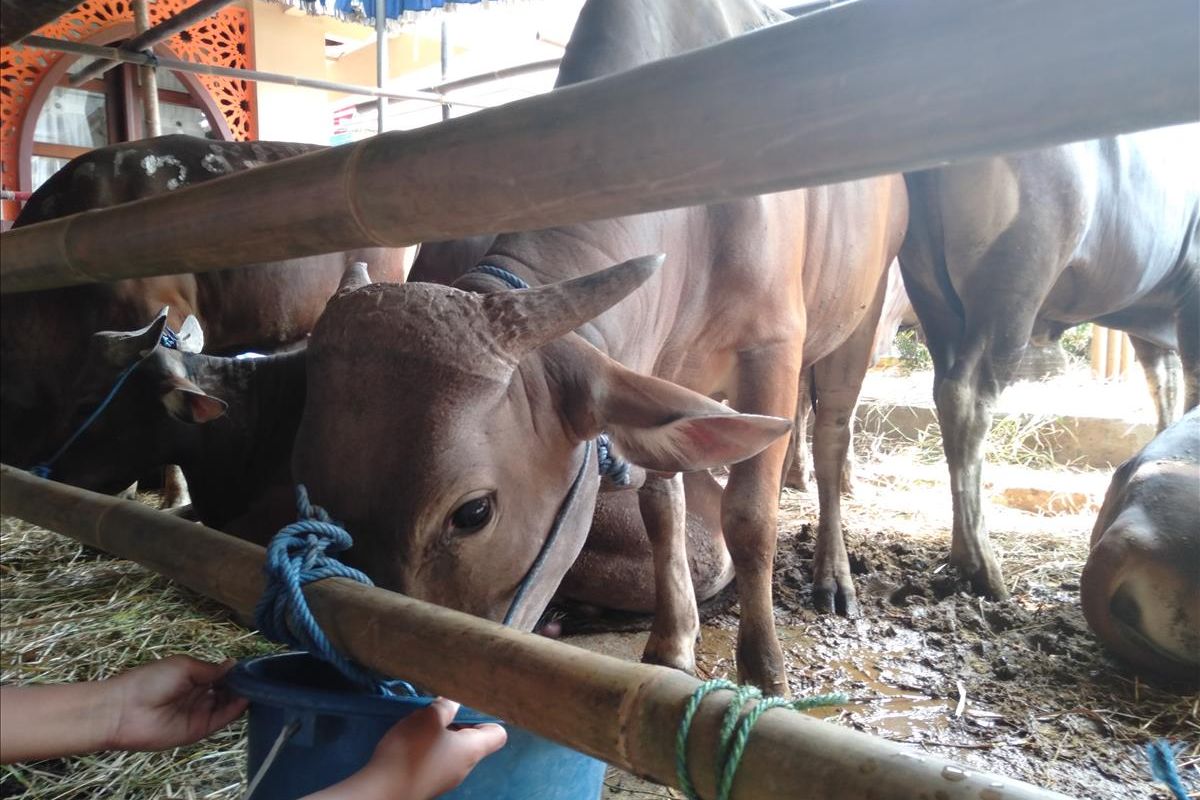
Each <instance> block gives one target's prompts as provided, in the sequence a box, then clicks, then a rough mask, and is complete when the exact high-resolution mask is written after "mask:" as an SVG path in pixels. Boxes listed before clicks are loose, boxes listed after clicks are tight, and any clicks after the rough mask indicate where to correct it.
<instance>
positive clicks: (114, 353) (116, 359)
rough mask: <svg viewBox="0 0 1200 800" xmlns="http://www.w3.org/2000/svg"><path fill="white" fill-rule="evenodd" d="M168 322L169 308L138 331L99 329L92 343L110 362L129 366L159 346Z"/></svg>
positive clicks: (93, 336) (119, 365)
mask: <svg viewBox="0 0 1200 800" xmlns="http://www.w3.org/2000/svg"><path fill="white" fill-rule="evenodd" d="M166 324H167V309H166V307H164V308H163V310H162V311H160V312H158V316H157V317H156V318H155V319H154V321H153V322H151V323H150V324H149V325H147V326H146V327H144V328H142V329H141V330H136V331H99V332H98V333H94V334H92V345H93V347H96V348H98V350H99V352H100V354H101V356H102V357H103V358H104V360H105V361H107V362H108V363H109V364H112V365H114V366H117V367H127V366H129V365H130V364H135V363H137V362H139V361H141V360H142V359H144V358H146V357H147V356H149V355H150V354H151V353H153V352H154V349H155V348H156V347H158V343H159V340H160V339H161V338H162V332H163V328H164V327H165V326H166Z"/></svg>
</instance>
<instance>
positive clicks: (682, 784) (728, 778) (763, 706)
mask: <svg viewBox="0 0 1200 800" xmlns="http://www.w3.org/2000/svg"><path fill="white" fill-rule="evenodd" d="M722 689H728V690H730V691H732V692H733V698H732V700H731V701H730V703H729V705H728V706H727V707H726V709H725V716H724V718H723V719H722V721H721V731H720V738H719V740H718V742H717V753H716V760H715V761H714V762H713V763H715V764H716V773H717V800H728V798H729V795H730V793H731V792H732V791H733V777H734V775H736V774H737V768H738V764H740V763H741V761H742V754H743V753H744V752H745V751H746V743H747V742H748V741H749V740H750V731H751V730H753V729H754V725H755V724H756V723H757V722H758V718H759V717H761V716H762V715H763V714H765V713H766V712H768V711H770V710H771V709H772V708H790V709H792V710H794V711H804V710H806V709H810V708H819V707H821V706H835V705H841V704H843V703H845V702H846V699H847V698H846V695H844V694H840V693H835V694H818V695H813V696H811V697H801V698H797V699H795V700H788V699H787V698H784V697H763V694H762V692H761V691H759V690H758V689H757V688H756V687H754V686H739V685H737V684H736V683H733V682H732V681H727V680H725V679H724V678H713V679H712V680H709V681H705V682H704V683H702V684H700V686H699V687H698V688H697V689H696V691H695V692H693V693H692V696H691V697H690V698H689V699H688V702H687V705H686V706H684V709H683V718H682V719H680V721H679V729H678V731H676V733H675V776H676V777H677V778H678V779H679V788H680V789H682V790H683V793H684V796H686V797H687V798H688V799H689V800H700V797H699V795H698V794H697V792H696V787H695V786H694V785H693V784H692V778H691V770H690V769H689V767H688V753H687V743H688V734H690V733H691V729H692V720H693V719H694V718H695V716H696V712H697V711H698V710H699V709H700V701H701V700H703V699H704V698H705V697H706V696H707V695H709V694H711V693H712V692H716V691H720V690H722ZM750 701H757V702H755V705H754V706H753V707H752V708H750V710H749V711H747V712H746V713H745V714H743V713H742V712H743V710H744V709H745V706H746V704H747V703H749V702H750Z"/></svg>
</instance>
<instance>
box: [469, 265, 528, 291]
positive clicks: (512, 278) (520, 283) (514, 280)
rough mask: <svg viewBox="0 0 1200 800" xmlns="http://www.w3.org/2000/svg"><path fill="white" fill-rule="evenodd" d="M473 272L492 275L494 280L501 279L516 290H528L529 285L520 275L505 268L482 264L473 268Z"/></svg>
mask: <svg viewBox="0 0 1200 800" xmlns="http://www.w3.org/2000/svg"><path fill="white" fill-rule="evenodd" d="M471 272H482V273H483V274H484V275H491V276H492V277H493V278H499V279H500V280H502V281H504V282H505V283H507V284H508V285H509V286H511V287H512V288H514V289H528V288H529V284H528V283H526V282H525V279H524V278H522V277H520V276H519V275H514V274H513V273H511V272H509V271H508V270H506V269H504V268H503V267H494V266H492V265H491V264H480V265H478V266H476V267H475V268H473V269H472V270H471Z"/></svg>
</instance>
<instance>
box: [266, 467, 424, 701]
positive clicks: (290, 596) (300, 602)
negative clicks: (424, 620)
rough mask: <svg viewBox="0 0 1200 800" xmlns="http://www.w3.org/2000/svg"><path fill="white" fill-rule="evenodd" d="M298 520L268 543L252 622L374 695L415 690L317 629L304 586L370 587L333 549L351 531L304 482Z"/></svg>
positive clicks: (341, 546)
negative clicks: (349, 654) (315, 500)
mask: <svg viewBox="0 0 1200 800" xmlns="http://www.w3.org/2000/svg"><path fill="white" fill-rule="evenodd" d="M296 508H297V511H298V513H299V516H300V520H299V521H298V522H293V523H292V524H291V525H288V526H286V527H284V528H283V529H282V530H280V531H279V533H277V534H275V536H274V538H272V539H271V543H270V545H268V546H267V560H266V563H265V564H264V566H263V572H265V573H266V576H267V586H266V589H265V590H264V591H263V596H262V597H261V598H260V599H259V601H258V606H257V607H256V608H255V609H254V622H255V624H256V625H257V626H258V628H259V630H260V631H261V632H262V634H263V635H264V636H266V637H267V638H268V639H272V640H274V641H277V642H282V643H284V644H286V645H288V646H290V647H292V648H294V649H297V650H307V651H308V652H309V653H311V654H312V655H314V656H316V657H317V658H320V659H321V660H322V661H325V662H327V663H329V664H331V665H333V666H334V667H335V668H336V669H337V671H338V672H340V673H342V675H344V676H345V677H346V678H348V679H349V680H351V681H353V682H354V683H357V684H359V685H360V686H363V687H365V688H368V689H371V690H372V691H374V692H376V693H377V694H381V695H385V696H391V695H394V694H396V693H397V689H398V690H399V691H401V692H404V693H405V694H409V695H416V694H417V692H416V690H415V689H413V687H412V686H411V685H410V684H409V683H407V682H405V681H389V680H386V679H385V678H383V677H382V676H380V675H378V674H377V673H374V672H372V671H370V670H368V669H366V668H364V667H362V666H361V665H359V664H357V663H355V662H354V661H351V660H350V659H349V658H346V656H344V655H342V654H341V653H339V652H338V651H337V650H336V649H335V648H334V646H333V644H332V643H331V642H330V641H329V639H328V638H327V637H326V636H325V632H324V631H322V630H321V626H320V624H319V623H318V622H317V620H316V619H315V618H314V617H313V615H312V611H311V610H310V609H309V607H308V600H307V599H306V598H305V597H304V591H303V586H304V585H305V584H306V583H311V582H313V581H319V580H324V579H325V578H349V579H350V580H353V581H358V582H359V583H363V584H366V585H367V586H374V585H375V584H374V583H372V582H371V579H370V578H368V577H367V576H366V575H364V574H363V573H362V572H360V571H358V570H356V569H354V568H352V567H348V566H346V565H345V564H343V563H342V562H340V561H338V560H337V558H335V557H334V555H333V554H334V553H340V552H342V551H344V550H348V549H349V548H350V546H351V545H353V544H354V540H353V539H351V538H350V534H349V533H347V532H346V529H345V528H343V527H342V526H341V525H339V524H338V523H336V522H334V521H333V520H332V519H331V518H330V516H329V514H328V513H326V511H325V509H323V508H321V507H320V506H316V505H313V504H312V503H310V502H309V499H308V490H307V489H305V487H304V485H303V484H298V485H297V486H296Z"/></svg>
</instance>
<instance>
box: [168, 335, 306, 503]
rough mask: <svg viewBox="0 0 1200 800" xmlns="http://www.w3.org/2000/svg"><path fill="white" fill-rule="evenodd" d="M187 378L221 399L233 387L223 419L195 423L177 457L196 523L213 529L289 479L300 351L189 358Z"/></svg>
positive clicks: (301, 385) (299, 406)
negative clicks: (188, 441)
mask: <svg viewBox="0 0 1200 800" xmlns="http://www.w3.org/2000/svg"><path fill="white" fill-rule="evenodd" d="M185 366H186V369H187V372H188V378H189V380H191V381H192V382H193V383H195V384H196V385H197V386H199V387H200V388H201V389H203V390H204V391H205V392H207V393H210V394H212V395H213V396H215V397H220V398H221V399H226V398H225V397H222V395H223V394H226V392H223V391H222V387H227V386H230V385H232V386H234V387H236V390H235V391H234V392H232V393H230V396H229V397H228V402H229V408H228V410H227V411H226V415H225V417H223V418H221V419H217V420H214V421H212V422H209V423H206V424H204V425H201V426H199V428H198V430H197V438H196V440H195V441H194V442H193V443H192V445H191V446H190V447H189V448H188V452H187V453H185V454H184V457H183V458H181V459H180V466H181V467H183V469H184V471H185V475H186V477H187V479H188V486H189V489H190V491H191V494H192V498H193V502H194V504H195V506H196V510H197V512H198V513H199V515H200V517H201V519H203V520H204V521H205V522H206V523H209V524H214V525H219V524H221V521H228V520H229V519H233V518H235V517H237V516H239V515H240V514H242V513H243V512H244V511H245V510H246V507H248V506H249V504H250V503H251V502H252V501H253V500H254V499H255V498H256V497H258V496H259V495H261V494H262V492H263V490H264V489H265V488H267V487H269V486H271V485H274V484H275V483H277V482H288V481H289V480H290V473H289V470H288V467H289V465H290V463H291V455H292V446H293V443H294V440H295V437H296V431H297V429H298V428H299V427H300V416H301V414H302V412H303V408H304V393H305V388H306V387H305V354H304V353H303V352H299V353H287V354H282V355H276V356H266V357H263V358H253V359H251V358H247V359H229V358H217V357H212V356H193V357H192V358H189V359H187V360H186V361H185Z"/></svg>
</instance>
